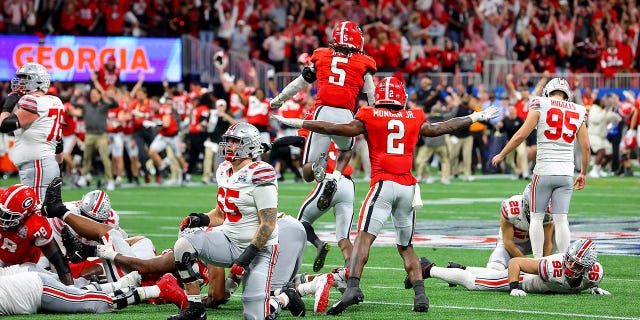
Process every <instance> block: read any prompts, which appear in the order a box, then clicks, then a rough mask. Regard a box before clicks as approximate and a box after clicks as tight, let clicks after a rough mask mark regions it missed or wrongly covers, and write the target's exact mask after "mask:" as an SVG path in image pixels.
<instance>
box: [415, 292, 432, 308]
mask: <svg viewBox="0 0 640 320" xmlns="http://www.w3.org/2000/svg"><path fill="white" fill-rule="evenodd" d="M411 310H412V311H414V312H427V311H429V298H427V294H426V293H421V294H419V295H415V296H413V309H411Z"/></svg>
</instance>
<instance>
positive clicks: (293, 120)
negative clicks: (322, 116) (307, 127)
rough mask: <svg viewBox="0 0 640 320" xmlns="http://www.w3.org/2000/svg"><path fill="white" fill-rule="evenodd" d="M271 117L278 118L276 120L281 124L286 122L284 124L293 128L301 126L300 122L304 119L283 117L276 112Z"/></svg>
mask: <svg viewBox="0 0 640 320" xmlns="http://www.w3.org/2000/svg"><path fill="white" fill-rule="evenodd" d="M273 118H274V119H276V120H278V122H280V123H282V124H286V125H288V126H290V127H293V128H302V123H303V122H304V120H302V119H298V118H285V117H282V116H279V115H277V114H274V115H273Z"/></svg>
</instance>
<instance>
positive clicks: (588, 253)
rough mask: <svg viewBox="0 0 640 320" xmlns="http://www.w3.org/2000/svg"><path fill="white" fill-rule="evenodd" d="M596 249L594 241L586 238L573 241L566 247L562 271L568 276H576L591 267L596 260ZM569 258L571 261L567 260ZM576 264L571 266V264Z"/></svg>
mask: <svg viewBox="0 0 640 320" xmlns="http://www.w3.org/2000/svg"><path fill="white" fill-rule="evenodd" d="M597 259H598V251H597V249H596V245H595V243H593V241H591V240H588V239H580V240H576V241H574V242H573V243H572V244H571V245H570V246H569V248H568V249H567V254H566V255H565V259H564V273H565V276H567V277H569V278H577V277H580V276H582V274H583V273H584V272H585V271H587V270H589V269H591V267H592V266H593V265H594V264H595V263H596V262H597ZM569 260H571V261H569ZM572 263H573V264H574V265H576V264H577V266H573V267H572V266H571V264H572Z"/></svg>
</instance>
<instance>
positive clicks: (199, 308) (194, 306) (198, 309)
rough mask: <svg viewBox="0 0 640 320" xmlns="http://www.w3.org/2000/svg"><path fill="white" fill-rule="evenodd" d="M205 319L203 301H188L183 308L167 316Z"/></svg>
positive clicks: (174, 319)
mask: <svg viewBox="0 0 640 320" xmlns="http://www.w3.org/2000/svg"><path fill="white" fill-rule="evenodd" d="M198 319H200V320H206V319H207V310H205V308H204V303H202V302H193V301H189V304H188V305H187V307H186V308H185V309H182V310H180V312H178V313H177V314H174V315H172V316H168V317H167V320H198Z"/></svg>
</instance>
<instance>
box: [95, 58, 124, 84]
mask: <svg viewBox="0 0 640 320" xmlns="http://www.w3.org/2000/svg"><path fill="white" fill-rule="evenodd" d="M119 78H120V69H118V68H117V67H116V57H115V56H114V55H109V56H108V57H107V62H105V64H103V65H102V67H100V70H98V71H96V72H95V73H94V74H92V76H91V80H92V81H93V85H94V86H95V87H100V88H102V90H109V88H111V87H115V86H116V85H117V84H118V79H119Z"/></svg>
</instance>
